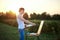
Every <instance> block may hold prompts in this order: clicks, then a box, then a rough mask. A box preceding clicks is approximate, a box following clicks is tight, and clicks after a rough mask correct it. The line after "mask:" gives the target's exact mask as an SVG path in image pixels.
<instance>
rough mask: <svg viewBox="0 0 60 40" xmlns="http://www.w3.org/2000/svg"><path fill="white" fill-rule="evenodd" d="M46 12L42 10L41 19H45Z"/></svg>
mask: <svg viewBox="0 0 60 40" xmlns="http://www.w3.org/2000/svg"><path fill="white" fill-rule="evenodd" d="M46 13H47V12H43V13H42V14H41V19H42V20H44V19H46Z"/></svg>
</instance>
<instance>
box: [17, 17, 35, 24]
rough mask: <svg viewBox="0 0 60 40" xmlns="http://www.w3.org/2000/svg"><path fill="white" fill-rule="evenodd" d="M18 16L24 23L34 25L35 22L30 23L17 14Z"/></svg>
mask: <svg viewBox="0 0 60 40" xmlns="http://www.w3.org/2000/svg"><path fill="white" fill-rule="evenodd" d="M18 18H19V19H21V20H22V21H24V22H25V23H28V24H32V25H35V23H32V22H30V21H28V20H26V19H24V18H23V17H22V16H18Z"/></svg>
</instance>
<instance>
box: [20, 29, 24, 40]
mask: <svg viewBox="0 0 60 40" xmlns="http://www.w3.org/2000/svg"><path fill="white" fill-rule="evenodd" d="M19 40H24V29H19Z"/></svg>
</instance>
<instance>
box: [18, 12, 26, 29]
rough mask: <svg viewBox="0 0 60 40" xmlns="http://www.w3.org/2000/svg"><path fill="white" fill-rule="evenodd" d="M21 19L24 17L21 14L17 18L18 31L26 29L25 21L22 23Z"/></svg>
mask: <svg viewBox="0 0 60 40" xmlns="http://www.w3.org/2000/svg"><path fill="white" fill-rule="evenodd" d="M19 17H23V15H22V14H20V13H19V14H18V16H17V23H18V29H24V28H25V24H24V21H22V20H21V19H20V18H19Z"/></svg>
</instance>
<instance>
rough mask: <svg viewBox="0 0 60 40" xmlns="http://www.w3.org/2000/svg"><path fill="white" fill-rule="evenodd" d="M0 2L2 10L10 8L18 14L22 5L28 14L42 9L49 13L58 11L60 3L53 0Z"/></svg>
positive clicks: (10, 0) (11, 0)
mask: <svg viewBox="0 0 60 40" xmlns="http://www.w3.org/2000/svg"><path fill="white" fill-rule="evenodd" d="M0 3H1V5H0V6H1V8H2V11H4V12H5V11H8V10H12V11H14V12H16V14H18V10H19V8H20V7H24V8H25V12H28V14H30V13H32V12H36V13H42V12H44V11H47V12H49V13H54V12H60V11H59V10H60V5H59V4H58V2H57V1H55V0H54V1H53V0H32V1H31V0H5V1H4V0H1V1H0ZM1 8H0V11H1Z"/></svg>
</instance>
